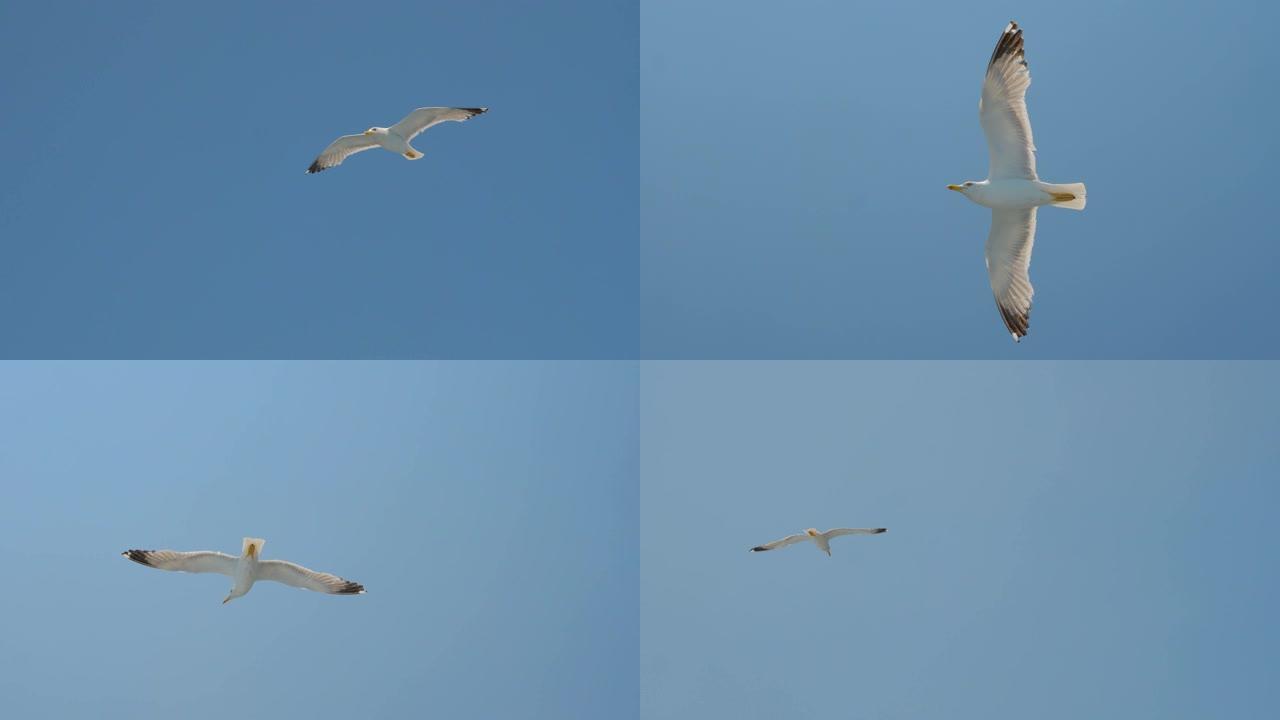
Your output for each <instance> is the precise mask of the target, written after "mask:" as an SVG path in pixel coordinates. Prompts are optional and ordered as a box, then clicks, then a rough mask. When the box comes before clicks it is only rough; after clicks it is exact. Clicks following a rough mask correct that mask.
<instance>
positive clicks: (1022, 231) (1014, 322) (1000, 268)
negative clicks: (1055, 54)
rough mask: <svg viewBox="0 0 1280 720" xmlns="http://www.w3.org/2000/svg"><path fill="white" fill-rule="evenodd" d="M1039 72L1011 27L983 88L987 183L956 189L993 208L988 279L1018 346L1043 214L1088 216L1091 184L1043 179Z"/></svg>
mask: <svg viewBox="0 0 1280 720" xmlns="http://www.w3.org/2000/svg"><path fill="white" fill-rule="evenodd" d="M1030 85H1031V73H1030V72H1029V71H1028V70H1027V61H1026V59H1025V58H1024V57H1023V54H1022V28H1020V27H1018V23H1016V22H1012V21H1010V22H1009V26H1008V27H1006V28H1005V29H1004V33H1003V34H1001V36H1000V41H999V42H998V43H996V49H995V52H993V53H991V61H990V62H989V63H988V64H987V76H986V79H985V80H983V82H982V99H981V100H979V101H978V118H979V120H980V121H981V122H982V132H983V134H984V135H986V136H987V149H988V151H989V154H990V158H991V167H990V170H989V172H988V175H989V177H988V178H987V179H986V180H977V181H969V182H965V183H962V184H960V185H948V186H947V189H948V190H955V191H956V192H958V193H963V194H964V196H965V197H967V198H969V199H970V200H972V201H974V202H976V203H978V204H979V205H981V206H983V207H988V208H991V232H990V234H988V235H987V274H988V275H989V276H990V277H991V291H992V292H993V293H994V294H995V297H996V306H997V307H998V308H999V309H1000V316H1001V317H1002V318H1004V325H1005V327H1006V328H1008V329H1009V334H1011V335H1013V340H1014V342H1018V341H1020V340H1021V339H1022V338H1023V336H1025V335H1026V334H1027V328H1028V326H1029V324H1030V317H1031V296H1032V294H1033V293H1034V291H1033V290H1032V288H1031V278H1030V276H1029V275H1028V274H1027V270H1028V268H1029V267H1030V266H1031V245H1032V244H1033V243H1034V242H1035V239H1036V208H1038V207H1040V206H1041V205H1056V206H1058V207H1063V208H1067V209H1069V210H1083V209H1084V204H1085V189H1084V183H1068V184H1066V185H1054V184H1052V183H1046V182H1040V178H1039V177H1037V176H1036V146H1035V143H1033V142H1032V140H1031V120H1030V119H1029V118H1028V117H1027V102H1026V95H1027V88H1028V87H1029V86H1030Z"/></svg>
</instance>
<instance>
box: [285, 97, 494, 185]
mask: <svg viewBox="0 0 1280 720" xmlns="http://www.w3.org/2000/svg"><path fill="white" fill-rule="evenodd" d="M488 110H489V108H448V107H427V108H418V109H417V110H414V111H413V112H411V113H409V114H408V115H407V116H405V118H404V119H403V120H401V121H400V122H398V123H396V124H395V125H392V126H391V127H389V128H385V127H371V128H369V129H368V130H365V131H364V132H362V133H360V134H359V135H343V136H342V137H340V138H338V139H337V140H334V141H333V142H331V143H329V147H327V148H325V149H324V150H323V151H322V152H321V153H320V155H318V156H317V157H316V159H315V161H314V162H312V163H311V167H309V168H307V172H308V173H318V172H320V171H321V170H328V169H329V168H331V167H337V166H338V165H341V164H342V161H343V160H346V159H347V158H348V157H349V156H351V155H354V154H356V153H358V152H364V151H365V150H372V149H374V148H379V147H380V148H382V149H384V150H389V151H391V152H393V153H396V154H397V155H402V156H404V157H405V158H406V159H408V160H420V159H421V158H422V153H420V152H418V151H417V150H416V149H414V147H413V146H412V145H410V144H409V143H410V142H411V141H412V140H413V139H414V138H415V137H417V136H418V135H419V134H421V133H423V132H425V131H426V130H427V129H429V128H431V127H433V126H435V125H439V124H440V123H442V122H450V121H453V122H462V121H463V120H469V119H471V118H473V117H475V116H476V115H480V114H482V113H485V112H487V111H488Z"/></svg>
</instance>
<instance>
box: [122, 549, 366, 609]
mask: <svg viewBox="0 0 1280 720" xmlns="http://www.w3.org/2000/svg"><path fill="white" fill-rule="evenodd" d="M266 544H267V541H266V540H263V539H262V538H245V539H244V543H243V545H242V550H241V551H240V557H233V556H231V555H227V554H226V553H220V552H213V551H211V550H199V551H196V552H178V551H176V550H125V551H124V552H122V553H120V554H121V555H123V556H124V557H127V558H129V559H130V560H132V561H134V562H136V563H140V564H142V565H146V566H147V567H153V568H159V569H161V570H177V571H179V572H189V573H218V574H219V575H227V576H230V577H231V578H232V579H233V580H234V582H235V584H234V585H232V587H231V592H230V593H229V594H228V595H227V596H226V597H225V598H223V600H222V604H223V605H225V604H227V603H228V602H231V601H232V600H235V599H236V598H238V597H240V596H241V595H244V594H245V593H247V592H249V588H252V587H253V583H254V582H256V581H258V580H274V581H276V582H279V583H284V584H285V585H292V586H293V587H298V588H302V589H304V590H314V591H316V592H322V593H329V594H330V595H363V594H364V586H363V585H361V584H360V583H356V582H351V581H350V580H343V579H342V578H340V577H338V576H337V575H330V574H329V573H322V572H316V571H315V570H308V569H307V568H304V567H302V566H301V565H294V564H293V563H291V562H285V561H284V560H263V559H261V558H262V546H263V545H266Z"/></svg>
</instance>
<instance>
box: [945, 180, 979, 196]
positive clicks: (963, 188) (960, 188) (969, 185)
mask: <svg viewBox="0 0 1280 720" xmlns="http://www.w3.org/2000/svg"><path fill="white" fill-rule="evenodd" d="M977 184H978V183H976V182H974V181H972V180H965V181H964V182H962V183H960V184H959V185H948V186H947V189H948V190H955V191H956V192H958V193H963V194H965V195H968V194H969V191H970V190H972V189H973V186H974V185H977Z"/></svg>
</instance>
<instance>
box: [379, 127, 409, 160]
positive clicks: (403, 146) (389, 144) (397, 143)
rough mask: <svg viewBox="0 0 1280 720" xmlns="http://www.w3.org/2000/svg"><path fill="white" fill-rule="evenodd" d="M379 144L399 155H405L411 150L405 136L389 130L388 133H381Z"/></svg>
mask: <svg viewBox="0 0 1280 720" xmlns="http://www.w3.org/2000/svg"><path fill="white" fill-rule="evenodd" d="M378 144H379V145H381V146H382V147H384V148H386V149H388V150H390V151H391V152H393V153H395V154H397V155H403V154H405V153H407V152H409V143H407V142H405V139H404V138H402V137H400V136H399V135H397V134H395V133H393V132H388V133H387V134H386V135H379V136H378Z"/></svg>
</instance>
